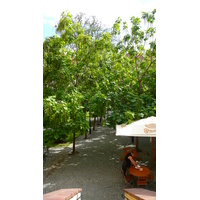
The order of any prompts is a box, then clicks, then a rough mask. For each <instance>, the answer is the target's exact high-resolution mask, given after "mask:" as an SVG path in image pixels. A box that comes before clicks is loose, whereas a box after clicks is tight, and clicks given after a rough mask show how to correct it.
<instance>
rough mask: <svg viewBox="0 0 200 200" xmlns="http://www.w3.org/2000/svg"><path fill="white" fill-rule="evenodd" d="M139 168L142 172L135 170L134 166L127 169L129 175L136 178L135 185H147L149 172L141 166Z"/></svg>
mask: <svg viewBox="0 0 200 200" xmlns="http://www.w3.org/2000/svg"><path fill="white" fill-rule="evenodd" d="M141 168H142V169H143V170H142V171H140V170H139V169H136V168H135V166H131V167H130V168H129V173H130V174H132V175H133V176H135V177H137V180H136V183H137V185H147V178H148V175H149V174H150V173H151V171H150V170H149V168H147V167H145V166H141Z"/></svg>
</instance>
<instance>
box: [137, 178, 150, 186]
mask: <svg viewBox="0 0 200 200" xmlns="http://www.w3.org/2000/svg"><path fill="white" fill-rule="evenodd" d="M136 183H137V187H138V186H147V185H148V183H147V177H138V179H137V180H136Z"/></svg>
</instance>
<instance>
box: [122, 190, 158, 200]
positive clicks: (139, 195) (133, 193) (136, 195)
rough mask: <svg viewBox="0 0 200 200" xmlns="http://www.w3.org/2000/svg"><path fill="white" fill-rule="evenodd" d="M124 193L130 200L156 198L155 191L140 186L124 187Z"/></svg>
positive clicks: (152, 199) (151, 199)
mask: <svg viewBox="0 0 200 200" xmlns="http://www.w3.org/2000/svg"><path fill="white" fill-rule="evenodd" d="M124 195H125V197H126V198H128V199H130V200H156V192H154V191H150V190H145V189H142V188H137V189H136V188H132V189H124Z"/></svg>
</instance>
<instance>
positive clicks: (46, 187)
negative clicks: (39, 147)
mask: <svg viewBox="0 0 200 200" xmlns="http://www.w3.org/2000/svg"><path fill="white" fill-rule="evenodd" d="M96 128H97V130H96V131H92V134H88V139H84V136H80V137H79V138H78V139H77V140H76V151H78V152H79V153H78V154H76V155H69V153H70V152H71V151H72V145H70V146H69V147H67V148H52V149H50V150H49V153H48V155H47V156H46V157H45V158H44V161H43V193H44V194H46V193H49V192H52V191H55V190H58V189H64V188H82V197H81V199H82V200H90V199H93V200H103V199H116V200H118V199H119V200H120V199H121V200H122V197H121V195H122V194H123V188H124V187H125V184H124V179H123V177H122V175H121V172H120V168H121V165H122V162H121V161H120V158H121V157H122V148H123V147H124V146H127V145H130V144H131V138H130V137H121V136H116V135H115V130H113V129H111V128H107V127H100V126H99V127H98V126H97V127H96ZM155 143H156V142H155V138H154V147H155V146H156V144H155ZM139 149H142V150H143V152H140V157H142V158H143V161H149V163H148V167H150V149H151V143H150V139H149V138H139ZM153 173H154V174H155V171H154V172H153ZM149 189H151V190H154V191H155V190H156V188H155V186H152V188H149Z"/></svg>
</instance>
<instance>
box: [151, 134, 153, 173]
mask: <svg viewBox="0 0 200 200" xmlns="http://www.w3.org/2000/svg"><path fill="white" fill-rule="evenodd" d="M151 169H153V138H152V137H151Z"/></svg>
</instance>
